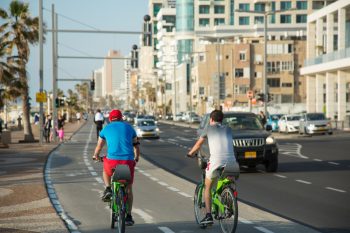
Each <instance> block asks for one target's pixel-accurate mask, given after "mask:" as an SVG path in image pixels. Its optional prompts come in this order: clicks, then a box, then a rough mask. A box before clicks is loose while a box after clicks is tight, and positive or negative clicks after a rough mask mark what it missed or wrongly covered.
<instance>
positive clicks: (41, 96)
mask: <svg viewBox="0 0 350 233" xmlns="http://www.w3.org/2000/svg"><path fill="white" fill-rule="evenodd" d="M36 102H38V103H46V102H47V97H46V93H45V92H37V93H36Z"/></svg>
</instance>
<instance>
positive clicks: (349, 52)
mask: <svg viewBox="0 0 350 233" xmlns="http://www.w3.org/2000/svg"><path fill="white" fill-rule="evenodd" d="M304 65H305V67H304V68H302V69H301V70H300V73H301V75H311V74H315V73H322V72H332V71H336V70H342V69H349V68H350V47H348V48H346V49H342V50H338V51H334V52H332V53H327V54H324V55H321V56H318V57H316V58H312V59H307V60H306V61H305V64H304Z"/></svg>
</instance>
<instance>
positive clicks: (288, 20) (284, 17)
mask: <svg viewBox="0 0 350 233" xmlns="http://www.w3.org/2000/svg"><path fill="white" fill-rule="evenodd" d="M280 22H281V23H291V22H292V16H291V15H281V18H280Z"/></svg>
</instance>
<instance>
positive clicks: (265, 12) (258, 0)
mask: <svg viewBox="0 0 350 233" xmlns="http://www.w3.org/2000/svg"><path fill="white" fill-rule="evenodd" d="M255 3H264V4H265V8H264V11H250V10H241V9H238V10H235V11H236V12H239V13H251V14H257V15H263V16H264V72H263V73H264V75H263V81H262V84H263V85H262V90H263V94H264V113H265V114H267V98H268V93H267V30H268V28H267V26H268V25H267V18H268V16H269V15H274V14H276V13H282V12H287V11H293V10H296V9H295V8H290V9H286V10H271V2H270V1H267V0H264V1H260V0H255ZM266 6H268V7H266ZM266 8H268V9H266Z"/></svg>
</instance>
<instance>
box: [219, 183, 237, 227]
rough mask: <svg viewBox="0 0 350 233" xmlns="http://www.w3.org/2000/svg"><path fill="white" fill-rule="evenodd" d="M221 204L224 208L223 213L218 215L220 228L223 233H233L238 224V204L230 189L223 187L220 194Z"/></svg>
mask: <svg viewBox="0 0 350 233" xmlns="http://www.w3.org/2000/svg"><path fill="white" fill-rule="evenodd" d="M220 196H221V202H222V204H223V205H224V206H225V210H224V213H220V227H221V230H222V232H224V233H234V232H235V231H236V228H237V222H238V203H237V198H236V197H235V195H234V194H233V190H232V188H230V187H225V188H224V190H223V191H222V193H221V195H220Z"/></svg>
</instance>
